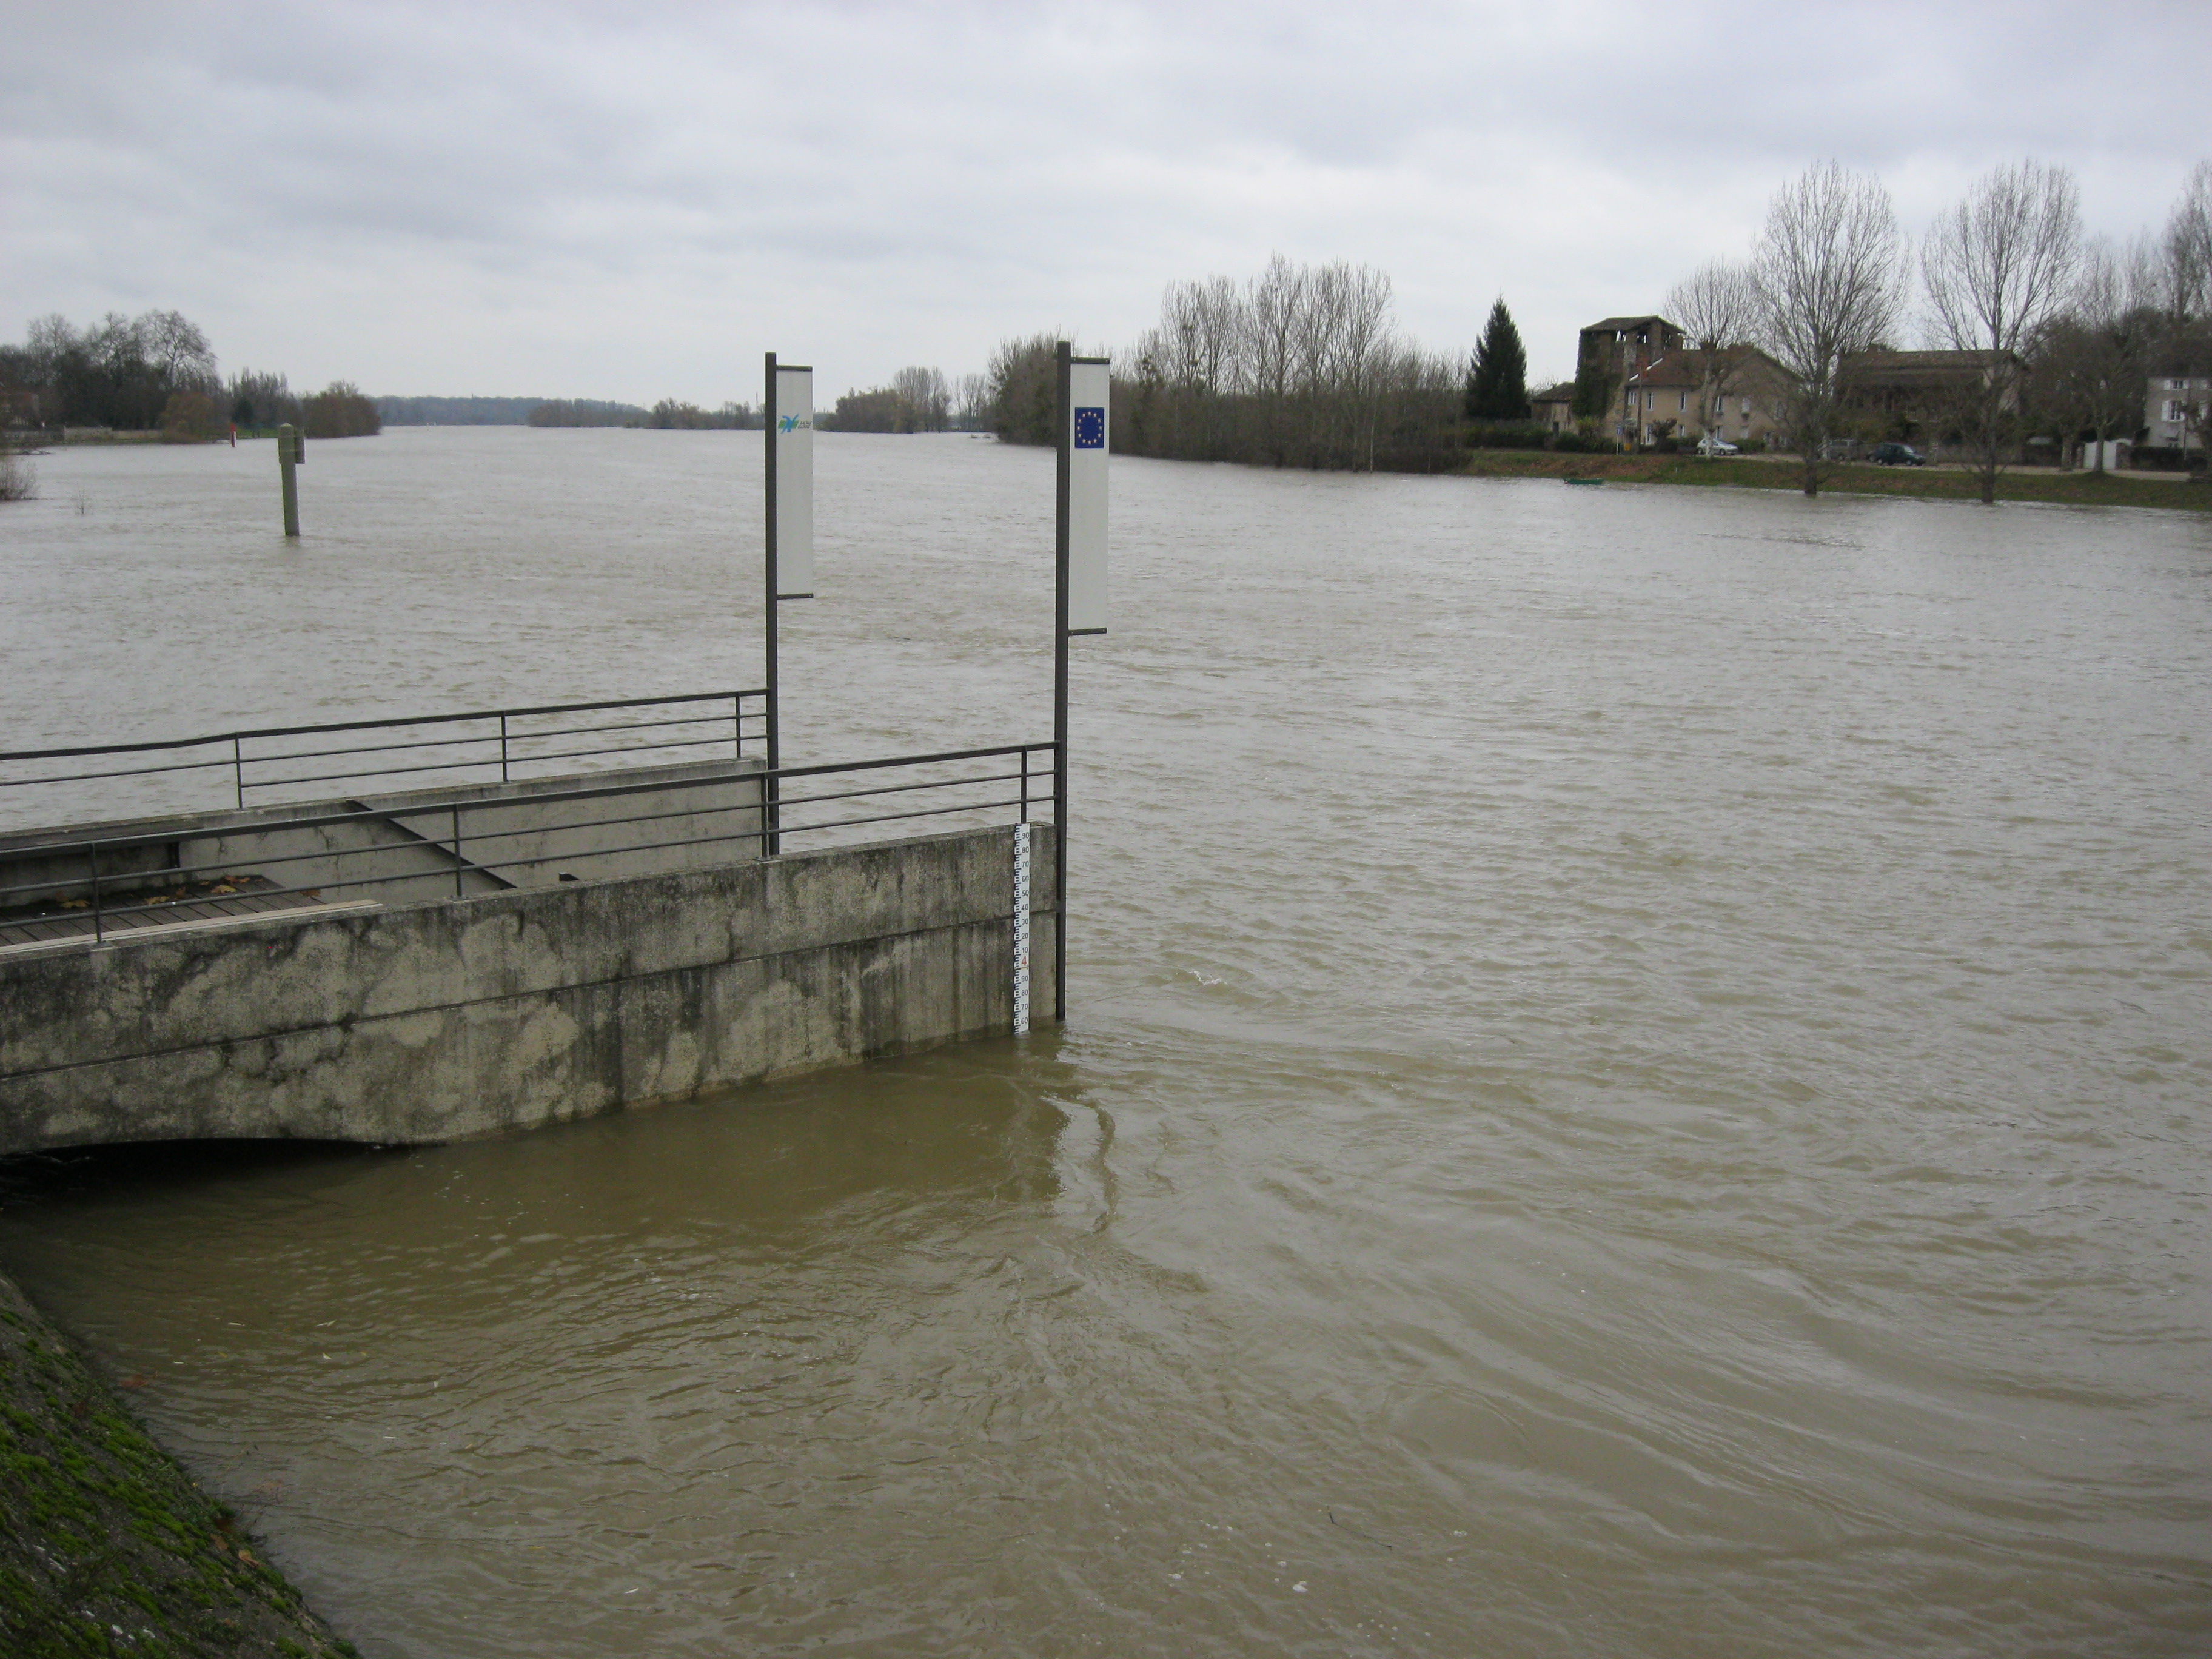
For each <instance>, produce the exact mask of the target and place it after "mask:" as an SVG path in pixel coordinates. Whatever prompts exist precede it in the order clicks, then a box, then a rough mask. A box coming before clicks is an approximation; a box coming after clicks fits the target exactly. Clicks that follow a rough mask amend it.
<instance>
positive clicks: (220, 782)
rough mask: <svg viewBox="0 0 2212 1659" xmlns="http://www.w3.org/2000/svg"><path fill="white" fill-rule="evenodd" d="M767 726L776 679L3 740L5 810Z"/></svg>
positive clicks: (538, 767)
mask: <svg viewBox="0 0 2212 1659" xmlns="http://www.w3.org/2000/svg"><path fill="white" fill-rule="evenodd" d="M768 726H769V694H768V693H767V692H766V691H763V690H750V691H702V692H697V693H695V694H693V695H691V696H678V697H625V698H621V699H618V700H616V701H613V702H560V703H542V704H539V705H537V706H535V707H532V708H489V709H479V710H476V711H473V712H471V713H468V714H428V715H420V716H416V717H413V718H408V719H394V720H338V721H334V722H331V723H329V724H326V725H320V726H264V727H261V728H259V729H258V730H254V731H247V732H215V733H211V734H210V735H209V736H206V737H200V738H169V739H166V740H161V741H156V742H149V743H125V744H94V745H88V746H84V747H79V748H68V749H24V750H15V751H13V752H0V819H4V820H5V821H6V822H8V823H18V824H23V825H25V826H26V827H37V826H43V825H45V824H51V823H53V822H54V821H55V819H56V817H60V816H62V815H63V814H64V813H67V812H70V811H81V810H82V805H81V804H82V803H90V802H93V801H97V802H98V804H99V810H100V812H101V814H102V816H104V817H113V816H115V811H116V809H117V808H118V807H121V808H125V809H127V810H131V811H138V812H142V813H152V812H179V811H219V810H221V809H222V808H225V807H229V808H233V809H240V808H244V807H246V806H248V805H252V804H254V803H255V802H256V801H257V800H269V799H271V798H272V797H271V793H270V792H273V791H276V790H313V792H314V793H316V794H318V795H320V796H322V797H324V798H328V797H330V796H333V795H353V794H362V793H390V792H392V791H395V790H401V789H408V788H420V787H425V786H427V785H428V784H432V783H482V782H490V781H500V782H511V781H517V780H522V779H528V778H535V777H544V776H546V775H549V773H574V772H576V771H579V770H584V771H588V770H591V769H594V768H595V767H605V766H610V765H616V764H625V763H636V762H637V761H639V760H640V759H641V758H642V757H647V756H651V757H653V762H654V763H659V764H680V763H683V762H685V761H704V760H714V759H719V758H720V757H723V756H725V755H726V756H728V757H731V758H732V759H736V760H743V759H744V757H745V756H746V754H747V753H748V752H749V751H750V752H753V753H757V754H765V753H766V752H767V747H768V744H767V736H768ZM372 786H374V787H372ZM295 798H296V797H295ZM277 799H282V798H281V797H277Z"/></svg>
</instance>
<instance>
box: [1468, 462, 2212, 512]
mask: <svg viewBox="0 0 2212 1659" xmlns="http://www.w3.org/2000/svg"><path fill="white" fill-rule="evenodd" d="M1461 471H1462V472H1463V473H1464V474H1465V475H1466V476H1468V477H1474V478H1617V479H1619V480H1620V481H1621V482H1622V483H1663V484H1693V485H1701V486H1704V487H1706V488H1714V487H1720V488H1725V489H1790V490H1794V489H1799V488H1801V487H1802V482H1801V477H1800V474H1799V471H1798V467H1797V464H1796V462H1794V461H1790V460H1764V459H1753V458H1751V457H1748V456H1745V457H1738V458H1735V459H1725V460H1708V459H1704V458H1703V457H1701V456H1697V455H1562V454H1555V453H1549V452H1544V451H1536V450H1512V449H1490V450H1478V451H1476V452H1475V453H1474V454H1472V455H1470V456H1469V457H1468V461H1467V465H1465V466H1464V467H1462V469H1461ZM1820 488H1821V489H1822V490H1823V491H1827V490H1835V491H1838V492H1841V493H1843V494H1846V495H1917V496H1923V497H1925V498H1928V499H1929V500H1934V501H1978V500H1980V499H1981V487H1980V482H1979V480H1978V479H1977V478H1975V477H1974V476H1973V475H1972V473H1969V472H1965V471H1955V470H1954V469H1951V468H1948V467H1919V466H1866V465H1857V466H1854V465H1838V466H1835V467H1832V468H1829V469H1828V470H1827V472H1826V475H1825V476H1824V477H1823V478H1822V481H1821V484H1820ZM1997 499H1998V500H1999V501H2059V502H2065V503H2069V504H2071V505H2074V506H2077V507H2181V508H2185V509H2193V510H2195V511H2197V512H2200V513H2201V512H2203V511H2205V510H2206V509H2207V508H2208V507H2212V488H2207V487H2206V485H2205V484H2204V483H2203V482H2202V481H2198V482H2195V483H2185V482H2184V481H2183V480H2182V479H2181V478H2179V477H2167V476H2166V475H2163V474H2156V473H2154V474H2150V475H2148V476H2146V475H2142V474H2131V473H2118V474H2115V473H2096V472H2053V471H2040V470H2039V471H2013V472H2002V473H2000V474H1998V475H1997Z"/></svg>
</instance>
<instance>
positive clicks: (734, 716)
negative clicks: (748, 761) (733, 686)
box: [730, 691, 745, 760]
mask: <svg viewBox="0 0 2212 1659" xmlns="http://www.w3.org/2000/svg"><path fill="white" fill-rule="evenodd" d="M730 738H731V742H732V745H733V747H732V753H733V754H734V755H735V756H736V757H737V758H738V759H739V760H743V759H744V757H745V694H744V692H742V691H732V692H731V693H730Z"/></svg>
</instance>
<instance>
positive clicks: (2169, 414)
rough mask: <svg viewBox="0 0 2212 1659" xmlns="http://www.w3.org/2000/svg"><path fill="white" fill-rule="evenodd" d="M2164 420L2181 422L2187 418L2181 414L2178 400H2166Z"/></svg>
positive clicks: (2180, 405) (2180, 404) (2179, 400)
mask: <svg viewBox="0 0 2212 1659" xmlns="http://www.w3.org/2000/svg"><path fill="white" fill-rule="evenodd" d="M2187 418H2188V417H2187V416H2185V415H2184V414H2183V413H2182V403H2181V399H2180V398H2167V399H2166V419H2167V420H2169V421H2182V420H2185V419H2187Z"/></svg>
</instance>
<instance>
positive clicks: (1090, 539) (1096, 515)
mask: <svg viewBox="0 0 2212 1659" xmlns="http://www.w3.org/2000/svg"><path fill="white" fill-rule="evenodd" d="M1109 385H1110V381H1109V371H1108V368H1107V366H1106V365H1105V364H1104V363H1086V362H1082V361H1080V360H1078V361H1077V362H1073V363H1072V364H1070V365H1069V366H1068V392H1069V396H1068V400H1067V401H1068V419H1069V422H1070V423H1071V425H1072V426H1073V431H1071V432H1070V433H1069V435H1068V452H1067V453H1068V463H1067V631H1068V632H1069V633H1071V634H1103V633H1104V632H1105V631H1106V457H1107V454H1108V453H1109V452H1108V449H1107V393H1108V389H1109Z"/></svg>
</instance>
